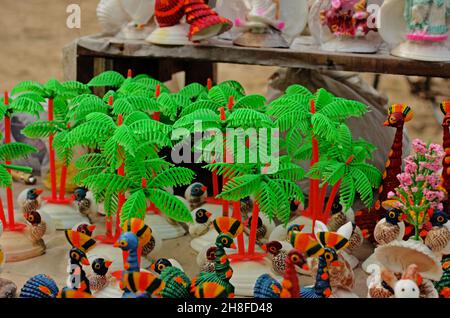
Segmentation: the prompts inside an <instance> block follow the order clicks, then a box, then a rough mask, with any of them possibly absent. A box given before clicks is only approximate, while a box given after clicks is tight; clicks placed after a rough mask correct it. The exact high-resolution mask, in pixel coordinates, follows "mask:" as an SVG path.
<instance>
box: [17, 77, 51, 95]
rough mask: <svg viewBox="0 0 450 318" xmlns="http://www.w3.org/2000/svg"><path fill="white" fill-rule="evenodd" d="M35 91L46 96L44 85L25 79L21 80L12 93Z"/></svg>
mask: <svg viewBox="0 0 450 318" xmlns="http://www.w3.org/2000/svg"><path fill="white" fill-rule="evenodd" d="M25 92H28V93H30V92H31V93H35V94H38V95H40V96H45V89H44V88H43V87H42V85H41V84H40V83H38V82H36V81H24V82H20V83H19V84H17V85H16V86H14V88H13V89H12V90H11V95H13V96H14V95H17V94H19V93H25Z"/></svg>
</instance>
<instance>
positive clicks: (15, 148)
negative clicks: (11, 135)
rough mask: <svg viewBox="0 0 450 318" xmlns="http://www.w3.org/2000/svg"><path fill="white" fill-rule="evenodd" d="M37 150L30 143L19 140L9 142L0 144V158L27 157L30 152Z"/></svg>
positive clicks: (2, 159) (4, 159) (3, 159)
mask: <svg viewBox="0 0 450 318" xmlns="http://www.w3.org/2000/svg"><path fill="white" fill-rule="evenodd" d="M35 152H37V149H36V148H35V147H33V146H31V145H28V144H24V143H21V142H11V143H9V144H3V145H1V146H0V160H1V161H6V160H8V161H10V160H16V159H22V158H27V157H28V156H29V155H31V154H32V153H35Z"/></svg>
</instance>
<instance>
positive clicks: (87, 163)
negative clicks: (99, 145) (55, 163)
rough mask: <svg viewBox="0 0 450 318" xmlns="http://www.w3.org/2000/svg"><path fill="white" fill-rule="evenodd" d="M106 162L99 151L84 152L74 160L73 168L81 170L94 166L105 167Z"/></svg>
mask: <svg viewBox="0 0 450 318" xmlns="http://www.w3.org/2000/svg"><path fill="white" fill-rule="evenodd" d="M107 165H108V162H107V161H106V159H105V157H104V156H103V154H101V153H86V154H83V155H81V156H80V157H79V158H78V159H77V160H76V161H75V168H77V169H80V170H83V169H88V168H94V167H104V168H106V167H107Z"/></svg>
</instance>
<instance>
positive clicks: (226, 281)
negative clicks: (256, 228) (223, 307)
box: [191, 217, 243, 298]
mask: <svg viewBox="0 0 450 318" xmlns="http://www.w3.org/2000/svg"><path fill="white" fill-rule="evenodd" d="M213 224H214V228H215V229H216V231H217V232H218V233H219V235H218V236H217V238H216V242H215V245H216V247H217V250H216V253H215V254H216V259H215V271H214V272H213V273H209V272H202V273H200V274H198V275H197V276H196V277H194V278H193V279H192V282H191V291H193V290H195V289H196V288H197V287H199V286H203V285H205V284H207V283H210V282H214V283H218V284H220V285H221V286H223V287H224V288H225V290H226V292H225V293H223V294H222V295H221V296H220V297H227V298H233V297H234V286H233V285H232V284H231V282H230V280H231V277H232V276H233V269H232V268H231V266H230V261H229V259H228V256H227V254H226V253H225V248H232V249H235V248H236V244H235V243H234V242H233V240H234V238H236V237H237V236H239V235H240V234H241V233H242V232H243V225H242V223H241V222H240V221H238V220H236V219H234V218H231V217H218V218H216V219H215V220H214V222H213Z"/></svg>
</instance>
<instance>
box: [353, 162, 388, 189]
mask: <svg viewBox="0 0 450 318" xmlns="http://www.w3.org/2000/svg"><path fill="white" fill-rule="evenodd" d="M351 167H352V168H353V169H357V170H359V171H361V172H362V173H363V174H364V175H365V176H366V177H367V179H368V181H369V183H370V185H371V186H372V188H375V189H378V188H379V187H380V184H381V178H382V174H381V172H380V171H379V170H378V169H377V168H376V167H375V166H373V165H371V164H369V163H363V162H361V163H354V164H352V165H351Z"/></svg>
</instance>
